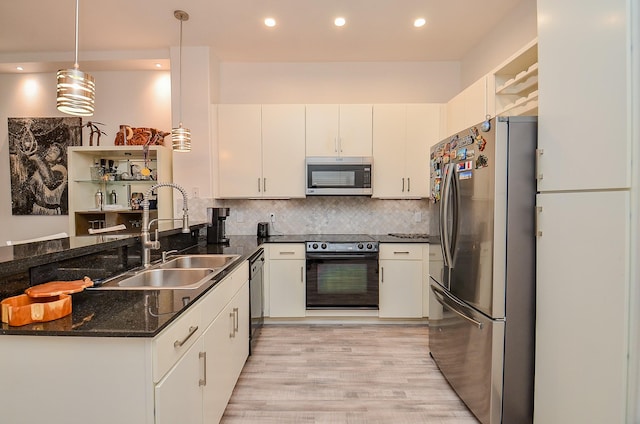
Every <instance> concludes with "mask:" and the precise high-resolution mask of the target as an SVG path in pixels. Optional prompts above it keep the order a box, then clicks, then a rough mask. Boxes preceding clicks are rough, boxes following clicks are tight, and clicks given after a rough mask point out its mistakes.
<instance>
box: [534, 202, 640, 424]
mask: <svg viewBox="0 0 640 424" xmlns="http://www.w3.org/2000/svg"><path fill="white" fill-rule="evenodd" d="M629 205H630V195H629V193H628V192H625V191H608V192H583V193H580V192H576V193H567V192H561V193H541V194H538V196H537V207H538V208H539V209H538V218H537V226H538V231H539V235H538V237H537V269H536V273H537V287H536V373H535V392H534V393H535V396H534V403H535V410H534V422H535V423H540V424H545V423H585V424H587V423H588V424H596V423H598V424H599V423H624V422H625V408H626V391H627V384H628V376H627V369H628V368H627V367H628V356H627V354H628V343H629V341H628V313H629V312H628V308H629V286H628V280H629V278H628V274H627V273H628V269H629V262H628V260H629V259H628V258H629V254H628V250H627V249H628V243H629V224H630V218H629V217H630V213H629V207H630V206H629ZM628 422H630V421H628Z"/></svg>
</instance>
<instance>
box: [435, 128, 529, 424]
mask: <svg viewBox="0 0 640 424" xmlns="http://www.w3.org/2000/svg"><path fill="white" fill-rule="evenodd" d="M536 144H537V119H536V118H535V117H499V118H494V119H491V120H490V121H487V122H484V123H481V124H478V125H477V126H474V127H471V128H469V129H467V130H464V131H461V132H460V133H458V134H456V135H454V136H453V137H449V138H447V139H446V140H443V141H442V142H440V143H439V144H437V145H435V146H434V147H433V148H432V150H431V157H430V159H431V160H430V167H431V169H430V175H431V190H432V193H431V194H432V201H433V202H432V209H431V214H430V231H429V235H430V244H429V274H430V292H429V327H430V328H429V349H430V351H431V356H432V357H433V359H434V360H435V362H436V364H437V365H438V367H439V368H440V371H441V372H442V373H443V375H444V376H445V377H446V379H447V380H448V381H449V383H450V384H451V386H452V387H453V389H454V390H455V391H456V392H457V393H458V395H459V396H460V398H461V399H462V400H463V401H464V402H465V404H466V405H467V406H468V407H469V409H470V410H471V411H472V412H473V413H474V414H475V416H476V417H477V418H478V419H479V420H480V421H481V422H482V423H484V424H489V423H490V424H497V423H504V424H512V423H518V424H524V423H531V422H533V375H534V350H535V349H534V347H535V346H534V342H535V234H534V228H535V222H534V219H535V213H534V212H535V195H536V179H535V175H534V173H535V157H536V155H535V149H536Z"/></svg>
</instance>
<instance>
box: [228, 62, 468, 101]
mask: <svg viewBox="0 0 640 424" xmlns="http://www.w3.org/2000/svg"><path fill="white" fill-rule="evenodd" d="M459 91H460V64H459V63H458V62H393V63H388V62H385V63H383V62H353V63H351V62H349V63H346V62H330V63H324V62H323V63H222V64H221V65H220V101H219V102H220V103H443V102H446V101H447V100H449V99H450V98H451V97H453V96H454V95H455V94H457V93H458V92H459Z"/></svg>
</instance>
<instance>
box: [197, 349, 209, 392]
mask: <svg viewBox="0 0 640 424" xmlns="http://www.w3.org/2000/svg"><path fill="white" fill-rule="evenodd" d="M198 358H200V359H203V360H204V369H203V372H204V378H201V379H200V381H198V386H206V385H207V352H200V353H198Z"/></svg>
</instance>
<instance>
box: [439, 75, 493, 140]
mask: <svg viewBox="0 0 640 424" xmlns="http://www.w3.org/2000/svg"><path fill="white" fill-rule="evenodd" d="M488 84H489V83H488V77H487V76H484V77H482V78H480V79H479V80H478V81H476V82H474V83H473V84H471V85H470V86H469V87H467V88H466V89H464V90H463V91H462V92H461V93H459V94H458V95H457V96H455V97H454V98H453V99H451V100H449V102H448V103H447V131H446V132H447V136H450V135H452V134H455V133H457V132H459V131H462V130H464V129H465V128H469V127H470V126H472V125H475V124H477V123H479V122H482V121H484V120H485V118H486V116H487V115H493V110H490V108H489V106H490V102H488V98H489V96H488V95H487V93H488ZM492 97H493V95H492ZM491 103H492V102H491Z"/></svg>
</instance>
